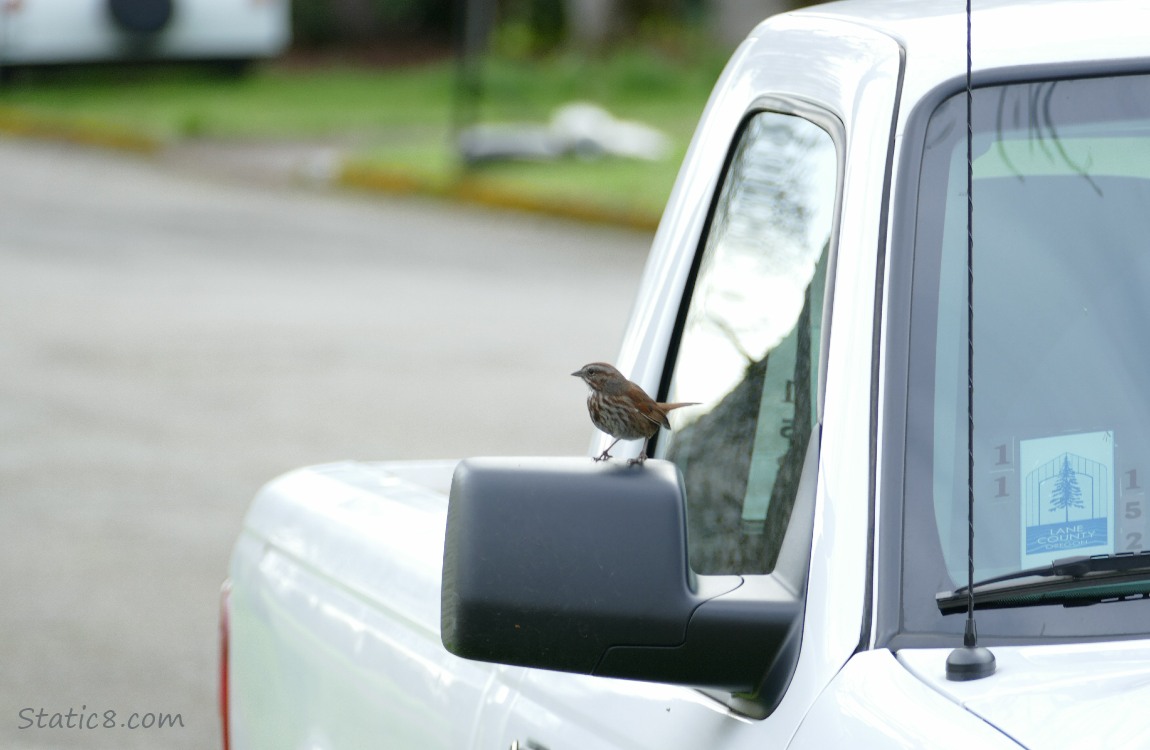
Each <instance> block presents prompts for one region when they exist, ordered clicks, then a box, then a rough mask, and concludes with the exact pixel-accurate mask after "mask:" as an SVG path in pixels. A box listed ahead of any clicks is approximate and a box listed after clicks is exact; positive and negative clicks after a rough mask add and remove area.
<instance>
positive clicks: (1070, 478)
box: [1050, 454, 1082, 523]
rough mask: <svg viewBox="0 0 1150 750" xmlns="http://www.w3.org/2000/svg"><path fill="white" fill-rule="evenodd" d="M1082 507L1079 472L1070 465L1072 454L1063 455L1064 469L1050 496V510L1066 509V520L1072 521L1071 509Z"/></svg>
mask: <svg viewBox="0 0 1150 750" xmlns="http://www.w3.org/2000/svg"><path fill="white" fill-rule="evenodd" d="M1081 507H1082V488H1081V487H1079V486H1078V472H1076V471H1075V470H1074V467H1072V466H1071V465H1070V455H1069V454H1067V455H1065V456H1063V457H1062V471H1061V472H1060V473H1059V475H1058V480H1057V481H1056V482H1055V484H1054V492H1053V493H1052V494H1051V496H1050V510H1051V511H1056V510H1065V511H1066V519H1065V520H1066V522H1067V523H1069V522H1070V509H1071V508H1081Z"/></svg>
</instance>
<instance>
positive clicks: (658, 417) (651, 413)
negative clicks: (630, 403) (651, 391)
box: [636, 399, 671, 429]
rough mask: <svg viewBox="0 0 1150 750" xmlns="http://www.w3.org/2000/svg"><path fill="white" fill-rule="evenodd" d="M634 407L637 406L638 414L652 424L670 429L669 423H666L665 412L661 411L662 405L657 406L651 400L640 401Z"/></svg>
mask: <svg viewBox="0 0 1150 750" xmlns="http://www.w3.org/2000/svg"><path fill="white" fill-rule="evenodd" d="M636 406H638V409H639V413H640V414H642V415H643V416H644V417H646V418H647V419H649V420H651V422H653V423H654V424H657V425H662V426H663V427H666V428H667V429H671V423H670V422H668V421H667V412H665V411H663V407H662V404H657V403H655V402H654V401H653V400H651V399H647V400H645V401H640V402H639V403H638V404H636Z"/></svg>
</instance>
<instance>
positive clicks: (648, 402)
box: [571, 362, 694, 464]
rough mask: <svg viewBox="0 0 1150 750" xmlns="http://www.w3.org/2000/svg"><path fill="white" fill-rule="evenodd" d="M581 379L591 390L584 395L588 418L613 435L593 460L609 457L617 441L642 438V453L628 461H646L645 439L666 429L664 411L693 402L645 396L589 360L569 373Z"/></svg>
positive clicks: (620, 376)
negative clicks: (589, 415)
mask: <svg viewBox="0 0 1150 750" xmlns="http://www.w3.org/2000/svg"><path fill="white" fill-rule="evenodd" d="M571 374H572V375H574V376H575V377H578V378H583V382H585V383H586V384H587V385H588V386H589V387H590V388H591V392H590V393H588V394H587V411H588V412H589V413H590V414H591V421H592V422H593V423H594V424H595V426H596V427H598V428H599V429H600V430H602V431H603V432H605V433H607V434H608V435H610V436H611V437H613V438H615V441H614V442H612V443H611V444H610V445H608V446H607V450H605V451H603V452H602V453H601V454H600V455H599V456H598V457H596V459H595V460H596V461H603V460H605V459H608V458H611V453H610V450H611V449H612V448H614V447H615V443H618V442H619V441H620V440H638V439H639V438H643V440H644V443H643V452H642V453H640V454H639V457H638V458H632V459H631V460H630V461H628V462H627V463H628V464H642V463H643V462H644V461H646V460H647V444H646V441H647V440H650V439H651V437H652V436H653V435H654V434H655V433H656V432H658V431H659V428H660V427H666V428H668V429H670V427H671V423H670V422H668V421H667V412H669V411H671V410H672V409H678V408H679V407H680V406H692V405H694V402H689V403H688V402H683V403H678V404H661V403H659V402H657V401H655V399H653V398H651V397H650V396H648V395H647V394H646V393H645V392H644V391H643V389H642V388H640V387H639V386H637V385H635V384H634V383H632V382H631V381H630V380H627V378H625V377H623V374H622V373H621V372H619V371H618V370H616V369H615V368H614V367H612V366H611V365H609V364H607V363H606V362H592V363H591V364H589V365H584V366H583V368H582V369H581V370H576V371H575V372H573V373H571Z"/></svg>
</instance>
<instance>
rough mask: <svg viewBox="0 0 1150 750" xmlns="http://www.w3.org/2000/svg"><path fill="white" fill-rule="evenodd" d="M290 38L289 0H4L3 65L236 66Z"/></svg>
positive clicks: (0, 21) (0, 6)
mask: <svg viewBox="0 0 1150 750" xmlns="http://www.w3.org/2000/svg"><path fill="white" fill-rule="evenodd" d="M290 40H291V3H290V0H3V2H2V3H0V67H2V68H3V69H9V68H12V67H18V66H25V65H58V64H68V63H89V62H105V61H123V60H132V61H135V60H210V61H220V62H224V63H227V64H228V65H229V66H230V67H231V68H232V69H234V70H236V71H242V70H244V69H245V68H246V67H247V65H248V63H250V62H251V61H253V60H257V59H265V58H269V57H274V56H276V55H279V54H280V53H281V52H282V51H283V50H284V49H286V47H287V46H288V43H289V42H290Z"/></svg>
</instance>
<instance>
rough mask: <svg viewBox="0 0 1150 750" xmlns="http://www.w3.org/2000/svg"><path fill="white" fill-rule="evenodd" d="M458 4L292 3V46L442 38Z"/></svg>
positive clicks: (420, 0) (435, 0) (389, 0)
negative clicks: (293, 39) (293, 42)
mask: <svg viewBox="0 0 1150 750" xmlns="http://www.w3.org/2000/svg"><path fill="white" fill-rule="evenodd" d="M457 2H458V0H293V2H292V31H293V34H294V37H295V42H296V43H297V44H299V45H300V46H304V47H318V46H325V45H330V44H334V43H338V42H348V41H350V42H364V41H370V40H376V39H388V38H397V37H404V36H410V35H413V34H416V35H421V36H431V37H438V38H446V37H448V36H449V35H450V33H451V29H452V18H453V11H454V9H455V6H456V4H457Z"/></svg>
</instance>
